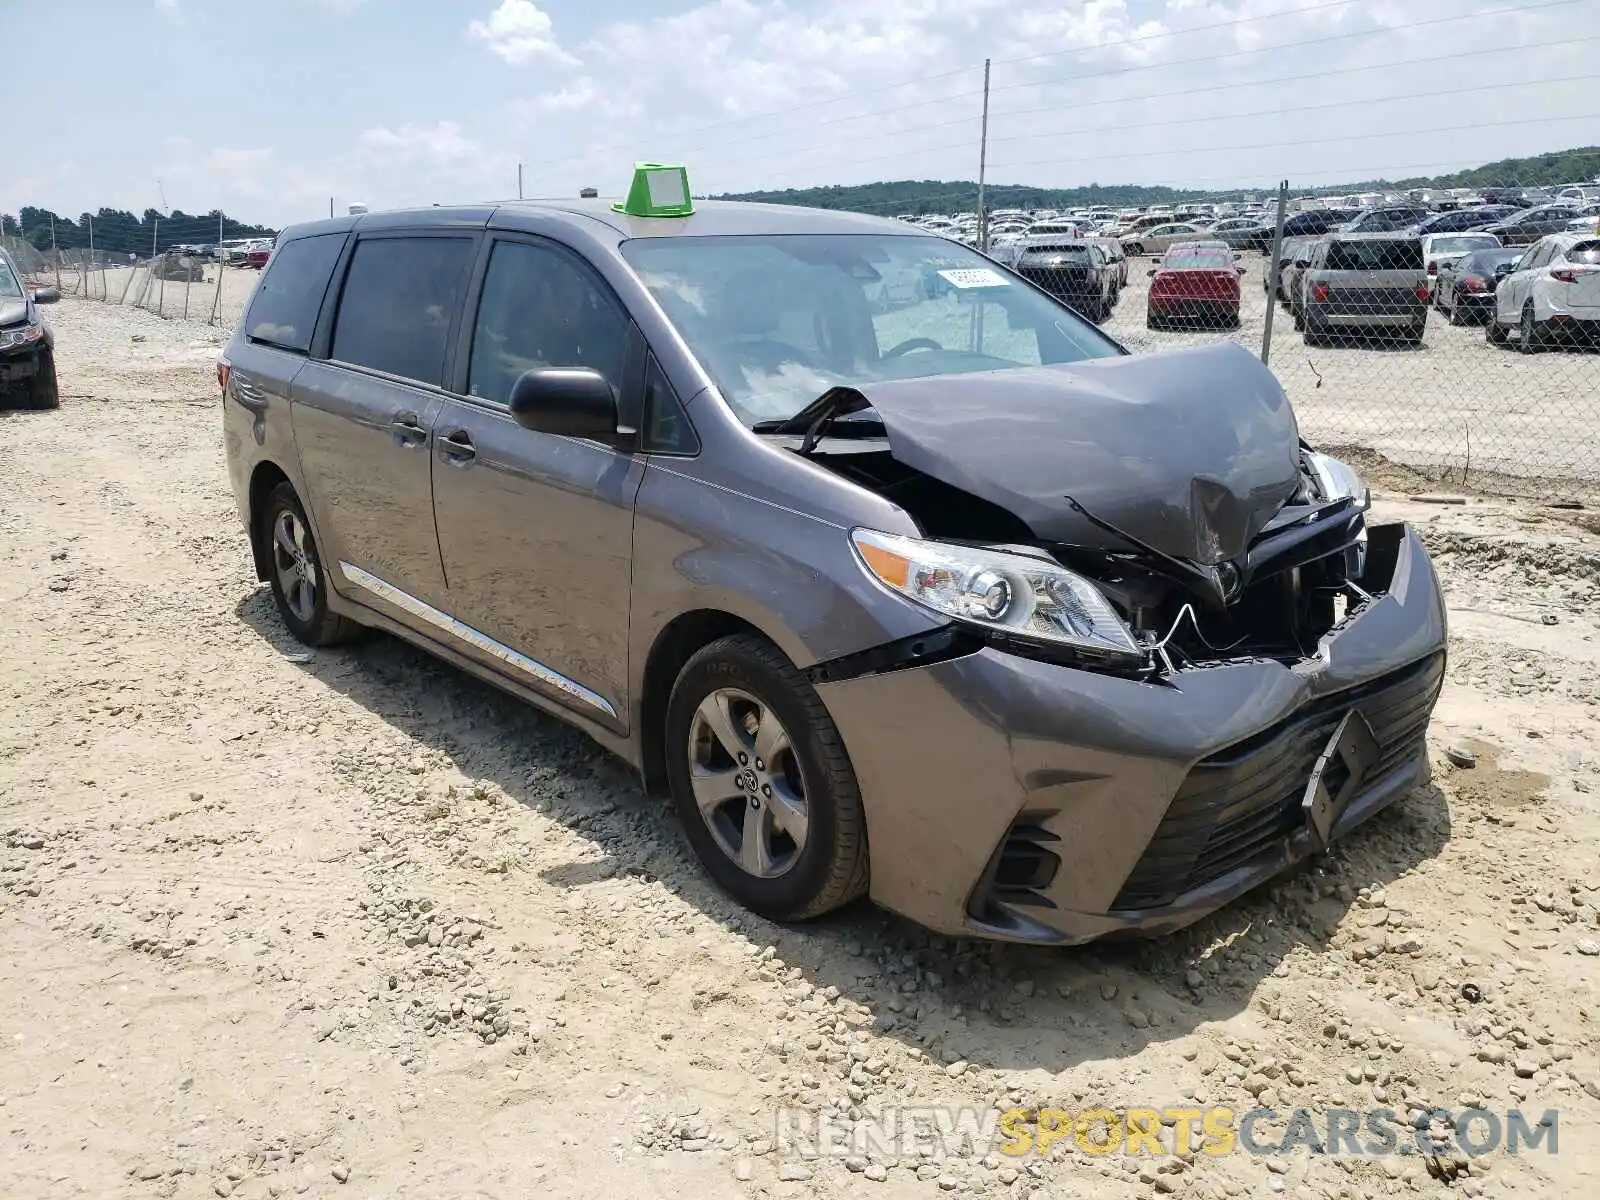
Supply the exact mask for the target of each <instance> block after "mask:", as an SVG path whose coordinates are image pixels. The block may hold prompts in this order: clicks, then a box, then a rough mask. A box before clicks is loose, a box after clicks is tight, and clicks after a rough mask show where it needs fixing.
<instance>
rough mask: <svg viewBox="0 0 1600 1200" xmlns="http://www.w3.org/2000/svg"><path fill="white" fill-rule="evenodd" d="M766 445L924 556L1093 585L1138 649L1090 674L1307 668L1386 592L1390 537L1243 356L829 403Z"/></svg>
mask: <svg viewBox="0 0 1600 1200" xmlns="http://www.w3.org/2000/svg"><path fill="white" fill-rule="evenodd" d="M761 432H765V433H770V434H776V435H789V436H790V437H792V438H793V439H794V440H793V441H791V442H790V448H791V449H793V450H795V452H796V453H799V454H801V455H803V456H805V457H807V458H809V459H810V460H811V461H813V462H815V463H816V464H817V465H819V466H822V467H824V468H826V469H827V470H829V471H832V472H834V473H836V474H838V475H840V476H843V477H844V478H846V479H849V480H851V481H852V482H854V483H856V484H859V485H861V486H863V487H866V488H869V489H871V490H872V491H874V492H877V493H878V494H880V495H882V496H884V497H885V498H886V499H889V500H891V501H893V502H894V503H895V504H897V505H898V506H900V507H901V508H902V509H904V510H905V512H906V513H907V514H908V515H909V516H910V517H911V518H912V520H913V521H915V522H916V524H917V526H918V528H919V530H920V531H921V533H922V534H923V536H924V537H926V538H928V539H931V540H933V541H935V542H937V543H942V544H946V545H951V544H953V545H964V546H968V547H973V548H976V549H980V550H982V551H985V552H998V553H1002V554H1006V555H1013V556H1023V557H1025V558H1031V559H1035V560H1046V559H1047V560H1048V561H1049V562H1050V563H1052V564H1054V565H1056V566H1058V567H1060V568H1065V570H1066V571H1067V572H1070V573H1072V574H1074V575H1076V576H1079V577H1081V578H1082V579H1083V580H1087V581H1089V582H1090V583H1091V584H1092V585H1093V588H1094V589H1098V592H1099V593H1100V595H1101V596H1103V597H1104V600H1105V602H1107V603H1109V604H1110V606H1111V607H1112V609H1114V610H1115V614H1116V618H1120V621H1121V622H1122V623H1123V624H1124V625H1126V628H1127V632H1128V633H1130V634H1131V635H1132V645H1131V646H1130V645H1128V644H1127V643H1126V638H1123V643H1124V644H1123V647H1122V649H1123V651H1124V652H1123V653H1122V654H1121V655H1120V659H1119V657H1118V656H1115V655H1113V656H1111V659H1109V660H1106V661H1091V663H1090V664H1089V665H1096V666H1100V667H1102V668H1103V669H1110V670H1117V671H1120V672H1123V673H1131V674H1137V675H1140V676H1142V677H1146V678H1149V677H1161V676H1166V675H1170V674H1171V673H1172V672H1173V671H1175V670H1178V669H1180V668H1193V667H1203V666H1208V665H1216V664H1221V663H1229V662H1239V661H1244V660H1249V659H1271V660H1275V661H1278V662H1283V663H1295V662H1300V661H1304V660H1306V659H1309V658H1311V657H1313V656H1315V655H1316V654H1317V645H1318V642H1319V641H1320V640H1321V639H1322V638H1323V637H1325V636H1326V635H1327V634H1328V633H1329V632H1330V631H1332V630H1333V629H1334V628H1336V627H1337V626H1338V625H1339V624H1340V623H1341V622H1343V621H1345V620H1347V619H1348V618H1349V617H1350V616H1352V615H1353V614H1354V613H1355V612H1357V611H1359V610H1360V609H1361V608H1362V607H1363V606H1365V605H1366V604H1369V603H1370V602H1371V601H1372V600H1373V599H1374V598H1375V597H1378V596H1381V595H1384V594H1385V593H1386V592H1387V590H1388V588H1389V586H1390V584H1391V582H1392V580H1393V577H1394V571H1395V568H1396V564H1397V557H1398V553H1399V547H1400V544H1401V540H1402V536H1403V527H1401V526H1379V527H1375V528H1371V529H1369V528H1368V526H1367V523H1366V511H1367V493H1366V489H1365V488H1364V487H1363V486H1362V485H1361V482H1360V480H1359V479H1358V478H1357V477H1356V475H1355V473H1354V471H1352V470H1351V469H1350V468H1349V467H1348V466H1346V465H1345V464H1344V463H1341V462H1339V461H1338V460H1336V459H1332V458H1329V457H1327V456H1325V455H1322V454H1319V453H1317V452H1316V451H1315V450H1314V449H1313V448H1312V447H1311V446H1310V445H1308V444H1307V443H1306V442H1305V441H1304V440H1303V439H1301V438H1300V436H1299V432H1298V427H1297V425H1296V422H1295V419H1294V415H1293V413H1292V411H1291V409H1290V407H1289V404H1288V401H1287V399H1286V398H1285V397H1284V395H1283V392H1282V389H1281V388H1280V387H1279V386H1278V383H1277V380H1276V379H1275V378H1274V377H1273V376H1272V375H1271V373H1270V372H1269V371H1267V370H1266V368H1264V367H1262V366H1261V364H1260V363H1259V362H1257V361H1256V360H1255V359H1254V358H1253V357H1252V356H1250V355H1249V354H1248V353H1245V352H1243V351H1239V350H1237V348H1224V347H1207V348H1204V349H1200V350H1195V351H1180V352H1178V353H1176V354H1172V355H1164V356H1150V357H1147V358H1120V359H1113V360H1102V361H1100V362H1093V363H1087V364H1076V365H1073V366H1070V367H1059V368H1056V367H1043V368H1036V369H1023V370H1016V371H1006V372H998V373H990V374H984V375H964V376H947V377H938V378H930V379H925V380H906V381H895V382H892V383H886V384H874V385H870V386H867V387H863V388H861V389H856V388H848V387H845V388H834V389H832V390H830V391H829V392H828V393H826V394H825V395H823V396H822V397H819V398H818V400H817V401H815V402H813V404H811V405H809V406H808V407H807V408H806V409H805V410H803V411H802V412H800V413H798V414H796V416H795V417H794V418H793V419H791V420H790V421H787V422H782V423H778V424H776V425H775V426H773V427H768V428H765V429H762V430H761ZM869 552H870V551H869ZM997 594H998V593H997ZM1041 599H1042V600H1045V601H1046V602H1048V599H1049V598H1047V597H1041ZM1091 599H1093V598H1091ZM961 602H962V603H966V604H968V605H969V606H970V605H971V604H972V603H973V601H972V599H971V598H970V597H962V598H961ZM1095 603H1098V600H1095ZM1069 605H1070V602H1069ZM977 615H978V616H980V617H981V616H982V615H983V614H982V613H981V612H979V613H977ZM974 624H976V625H977V626H978V627H979V628H980V629H982V628H983V622H982V621H981V620H980V621H977V622H975V623H974ZM1119 636H1121V635H1119ZM991 640H1006V639H1005V631H1004V630H1000V629H996V630H995V631H994V635H993V638H992V639H991ZM1026 649H1027V652H1030V653H1043V654H1045V655H1046V656H1050V655H1051V654H1052V648H1051V647H1048V646H1046V647H1042V648H1041V647H1039V646H1037V645H1031V644H1030V645H1029V646H1027V647H1026ZM1063 656H1064V657H1066V658H1068V659H1074V658H1077V659H1079V660H1081V658H1082V655H1081V654H1079V653H1076V652H1073V651H1069V652H1067V653H1065V654H1064V655H1063ZM1090 658H1091V660H1092V659H1093V658H1094V656H1093V654H1092V652H1091V654H1090Z"/></svg>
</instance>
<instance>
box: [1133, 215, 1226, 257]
mask: <svg viewBox="0 0 1600 1200" xmlns="http://www.w3.org/2000/svg"><path fill="white" fill-rule="evenodd" d="M1205 236H1206V233H1205V230H1203V229H1201V228H1200V227H1199V226H1197V225H1190V224H1189V223H1187V222H1184V221H1173V222H1168V223H1167V224H1165V225H1154V226H1151V227H1150V228H1149V229H1146V230H1143V231H1142V232H1140V233H1136V234H1133V235H1131V236H1127V237H1124V238H1123V239H1122V249H1123V252H1124V253H1126V254H1128V255H1129V256H1130V257H1133V258H1139V257H1140V256H1142V255H1145V254H1163V253H1165V252H1166V250H1167V248H1168V247H1170V246H1175V245H1177V244H1178V243H1179V242H1192V241H1195V240H1197V239H1199V238H1203V237H1205Z"/></svg>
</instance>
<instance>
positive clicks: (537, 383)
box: [511, 367, 617, 442]
mask: <svg viewBox="0 0 1600 1200" xmlns="http://www.w3.org/2000/svg"><path fill="white" fill-rule="evenodd" d="M511 419H512V420H513V421H515V422H516V423H517V424H518V425H521V426H522V427H523V428H524V429H531V430H533V431H534V432H535V433H555V434H560V435H562V436H564V437H581V438H594V439H595V440H597V441H603V442H611V441H615V440H616V437H617V394H616V392H615V391H614V390H613V389H612V387H611V385H610V384H609V383H608V382H606V378H605V376H603V375H601V374H600V372H599V371H595V370H591V369H590V368H588V367H540V368H538V369H537V370H533V371H524V372H523V373H522V374H521V375H520V376H519V377H518V378H517V381H516V383H514V384H512V385H511Z"/></svg>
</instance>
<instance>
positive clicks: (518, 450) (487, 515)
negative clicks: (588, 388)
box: [433, 236, 644, 729]
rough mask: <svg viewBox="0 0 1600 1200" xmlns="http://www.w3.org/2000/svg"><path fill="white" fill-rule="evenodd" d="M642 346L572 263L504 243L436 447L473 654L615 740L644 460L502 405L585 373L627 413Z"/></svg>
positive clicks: (526, 243)
mask: <svg viewBox="0 0 1600 1200" xmlns="http://www.w3.org/2000/svg"><path fill="white" fill-rule="evenodd" d="M637 337H638V335H637V333H636V332H635V331H634V329H633V326H632V323H631V322H630V321H629V319H628V317H627V314H626V313H625V311H624V310H623V309H622V307H621V305H620V304H619V303H618V301H617V300H616V298H615V297H614V295H613V294H612V293H611V291H610V289H609V288H607V287H606V285H605V284H604V283H603V282H602V281H601V280H600V279H599V277H598V276H596V275H595V274H594V272H593V271H592V270H591V269H590V268H589V267H588V266H587V265H586V264H584V263H583V262H582V261H581V260H580V259H578V258H577V257H576V256H575V255H573V254H571V253H570V252H568V251H567V250H565V249H563V248H562V247H559V246H557V245H555V244H553V243H549V242H543V241H540V240H537V239H531V238H526V237H521V236H504V237H499V238H497V239H496V240H495V241H494V243H493V244H492V246H491V247H490V251H489V258H488V263H487V266H486V268H485V270H484V273H483V285H482V289H481V296H480V299H479V301H478V304H477V308H476V315H475V318H474V324H473V328H472V331H471V335H470V350H468V351H467V354H466V356H467V360H468V361H467V369H466V372H465V376H464V383H463V384H462V386H463V388H464V394H462V395H457V396H453V397H451V398H449V399H446V401H445V403H444V407H443V409H442V410H441V411H440V413H439V416H438V418H437V421H436V423H435V437H434V449H433V503H434V517H435V520H436V523H437V526H438V531H439V548H440V552H441V553H442V555H443V558H444V568H445V575H446V577H447V579H448V583H449V590H450V605H451V611H452V612H453V613H454V615H455V617H456V618H457V620H458V621H460V622H462V623H463V625H465V626H466V627H467V629H466V633H465V637H466V639H467V641H468V647H469V651H470V652H471V653H474V654H475V655H477V656H478V657H480V658H481V659H482V660H483V661H485V662H488V663H489V664H490V665H492V666H494V667H496V668H497V669H499V670H502V671H508V672H509V673H510V674H512V675H513V676H515V677H516V678H518V680H519V681H520V682H523V683H525V684H527V685H529V686H532V687H535V688H537V689H538V690H540V691H543V692H545V693H546V694H548V695H549V696H551V697H552V698H553V699H556V700H559V701H561V702H562V703H565V704H567V705H569V706H571V707H572V708H574V709H575V710H577V711H578V712H580V713H582V714H584V715H586V716H589V717H591V718H596V719H599V720H601V721H602V722H604V723H607V724H610V725H613V726H615V727H617V728H619V729H625V728H626V715H625V714H626V712H627V705H626V700H627V683H626V681H627V666H628V658H627V651H628V610H629V597H630V586H631V579H632V571H633V504H634V497H635V496H636V495H637V493H638V490H639V484H640V481H641V479H642V478H643V474H644V459H643V456H640V455H634V454H632V453H631V452H629V451H628V450H626V449H622V450H619V449H617V448H614V447H612V446H609V445H604V444H601V443H600V442H594V441H589V440H586V439H583V438H571V437H559V436H556V435H553V434H544V433H534V432H532V431H531V430H527V429H524V428H522V427H521V426H520V425H518V424H517V423H516V422H515V421H513V420H512V419H511V416H510V413H509V411H508V409H507V401H508V400H509V399H510V395H511V386H512V384H513V383H515V382H516V380H517V378H518V377H519V376H520V375H521V374H522V373H523V372H524V371H528V370H531V369H533V368H535V367H591V368H593V369H594V370H597V371H599V372H600V373H601V374H602V375H604V376H605V377H606V379H607V380H609V381H610V382H611V384H612V386H613V387H615V388H616V389H617V391H618V394H619V396H620V397H622V398H623V399H622V407H623V411H624V412H627V411H630V410H632V409H633V408H634V406H633V405H632V404H631V403H630V399H631V398H632V396H633V393H636V392H637V390H638V388H639V387H640V386H641V381H640V379H638V378H635V377H634V376H636V375H639V374H640V373H641V371H640V368H642V355H641V354H633V353H630V347H631V346H637V345H638V343H637V342H636V340H635V339H637ZM465 344H466V343H463V345H465ZM457 378H458V382H461V379H462V376H461V373H460V372H458V376H457Z"/></svg>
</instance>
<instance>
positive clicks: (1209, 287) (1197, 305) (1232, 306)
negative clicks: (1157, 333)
mask: <svg viewBox="0 0 1600 1200" xmlns="http://www.w3.org/2000/svg"><path fill="white" fill-rule="evenodd" d="M1243 270H1244V268H1243V267H1241V266H1239V265H1238V263H1237V261H1236V260H1235V259H1234V256H1233V249H1232V248H1231V247H1230V246H1229V245H1228V244H1227V243H1226V242H1220V241H1206V242H1185V243H1183V244H1181V245H1177V246H1173V247H1172V248H1171V249H1169V250H1168V251H1167V252H1166V254H1165V255H1163V256H1162V258H1161V259H1160V265H1159V266H1156V267H1153V268H1151V270H1150V294H1149V298H1148V300H1147V308H1146V311H1145V322H1144V323H1145V326H1146V327H1147V328H1149V329H1166V328H1169V327H1170V326H1171V325H1172V324H1173V323H1174V322H1178V321H1192V322H1196V323H1203V324H1207V325H1222V326H1224V327H1226V328H1229V329H1235V328H1237V327H1238V325H1239V275H1240V273H1241V272H1242V271H1243Z"/></svg>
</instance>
